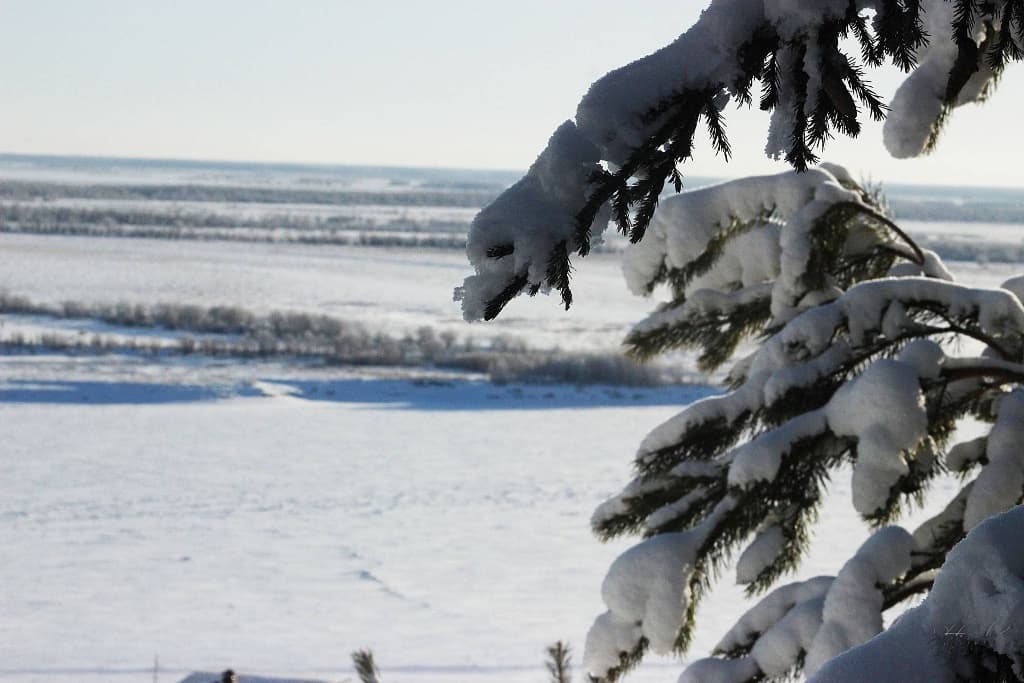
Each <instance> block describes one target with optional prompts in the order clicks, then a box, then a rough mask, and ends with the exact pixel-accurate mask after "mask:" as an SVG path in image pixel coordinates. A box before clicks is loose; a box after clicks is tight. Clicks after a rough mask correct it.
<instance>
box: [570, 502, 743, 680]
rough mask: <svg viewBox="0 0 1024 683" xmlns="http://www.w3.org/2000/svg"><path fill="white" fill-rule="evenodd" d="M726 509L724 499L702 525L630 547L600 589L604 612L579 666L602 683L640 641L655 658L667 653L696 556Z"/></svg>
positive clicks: (683, 606) (684, 605)
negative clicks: (659, 654)
mask: <svg viewBox="0 0 1024 683" xmlns="http://www.w3.org/2000/svg"><path fill="white" fill-rule="evenodd" d="M731 507H732V501H731V500H730V499H725V500H723V501H722V502H721V503H719V505H718V506H717V508H716V509H715V511H714V512H713V513H712V514H711V515H709V517H708V518H707V519H706V520H705V521H704V523H703V524H702V525H701V526H700V527H698V528H696V529H692V530H690V531H687V532H684V533H677V534H660V535H658V536H654V537H652V538H650V539H648V540H646V541H643V542H642V543H639V544H638V545H635V546H633V547H632V548H630V549H629V550H627V551H626V552H624V553H623V554H622V555H620V556H619V557H618V558H617V559H616V560H615V562H613V563H612V566H611V568H609V570H608V574H607V575H606V576H605V579H604V582H603V583H602V585H601V597H602V599H603V600H604V603H605V605H606V606H607V607H608V611H607V612H606V613H605V614H603V615H602V616H601V617H599V618H598V619H597V620H596V621H595V622H594V624H593V626H591V629H590V631H589V632H588V634H587V641H586V645H585V647H584V651H583V666H584V668H586V670H587V671H589V672H590V673H591V675H593V676H596V677H599V678H600V677H603V676H604V675H605V674H606V673H607V672H608V671H609V670H611V669H613V668H615V667H616V666H618V665H619V664H620V653H629V652H632V651H633V650H635V649H636V648H637V647H638V646H639V645H640V641H641V638H644V639H646V640H647V641H648V642H649V643H650V646H651V648H652V649H653V650H654V651H655V652H658V653H661V654H667V653H669V652H671V651H672V650H673V648H674V647H675V644H676V639H677V637H678V634H679V627H680V624H681V623H682V621H683V617H684V615H685V613H686V608H687V602H688V596H687V584H688V582H689V578H690V572H691V571H692V569H693V566H694V564H695V562H696V557H697V552H698V551H699V550H700V547H701V545H702V544H703V543H704V542H705V540H706V538H707V533H708V531H710V530H711V529H713V528H714V525H715V522H716V518H717V517H718V516H720V515H722V514H724V513H726V512H728V511H729V510H730V509H731Z"/></svg>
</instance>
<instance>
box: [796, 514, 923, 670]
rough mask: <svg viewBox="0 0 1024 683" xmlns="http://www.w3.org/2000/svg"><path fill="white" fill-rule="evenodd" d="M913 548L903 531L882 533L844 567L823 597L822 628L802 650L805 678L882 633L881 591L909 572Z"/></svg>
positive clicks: (912, 543)
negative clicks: (807, 646)
mask: <svg viewBox="0 0 1024 683" xmlns="http://www.w3.org/2000/svg"><path fill="white" fill-rule="evenodd" d="M913 547H914V539H913V537H911V535H910V534H909V533H907V531H906V530H905V529H903V528H902V527H898V526H890V527H885V528H883V529H879V530H878V531H876V532H875V533H874V534H873V535H872V536H871V538H869V539H868V540H867V541H865V542H864V544H863V545H862V546H861V547H860V548H859V549H858V550H857V554H856V555H854V556H853V557H852V558H850V560H849V561H847V563H846V564H845V565H843V568H842V569H841V570H840V571H839V574H838V575H837V576H836V579H835V581H834V582H833V583H832V585H831V586H830V587H829V590H828V593H827V594H826V595H825V604H824V607H823V609H822V624H821V628H820V629H819V630H818V632H817V635H815V636H814V641H813V643H812V644H811V646H810V649H808V650H807V658H806V661H805V664H804V671H805V672H806V674H807V675H812V674H813V673H814V672H815V671H817V670H818V669H819V668H821V666H822V665H823V664H825V662H827V661H828V660H830V659H832V658H833V657H835V656H836V655H838V654H840V653H841V652H845V651H846V650H848V649H850V648H851V647H854V646H856V645H860V644H861V643H864V642H866V641H868V640H869V639H870V638H873V637H874V636H875V635H876V634H878V633H879V632H880V631H881V630H882V603H883V597H882V592H881V586H884V585H885V584H887V583H890V582H892V581H894V580H895V579H897V578H899V577H900V576H902V575H903V574H905V573H906V572H907V570H909V569H910V553H911V551H912V550H913Z"/></svg>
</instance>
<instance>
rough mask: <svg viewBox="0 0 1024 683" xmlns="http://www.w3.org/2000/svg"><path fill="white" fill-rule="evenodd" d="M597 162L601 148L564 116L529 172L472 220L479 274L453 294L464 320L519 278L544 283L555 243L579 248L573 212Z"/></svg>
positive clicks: (470, 248) (471, 251)
mask: <svg viewBox="0 0 1024 683" xmlns="http://www.w3.org/2000/svg"><path fill="white" fill-rule="evenodd" d="M597 161H598V152H597V148H596V147H594V145H593V144H592V143H591V142H590V141H589V140H588V139H587V138H585V137H584V136H582V135H580V134H579V132H578V131H577V129H576V126H574V125H573V124H572V122H569V121H566V122H565V123H564V124H562V126H561V127H560V128H558V130H556V131H555V133H554V135H552V136H551V141H550V142H549V143H548V146H547V148H546V149H545V150H544V151H543V152H542V153H541V155H540V156H539V157H537V160H536V161H535V162H534V163H533V166H531V167H530V170H529V171H528V172H527V174H526V176H525V177H523V178H522V179H521V180H519V182H517V183H516V184H515V185H513V186H512V187H510V188H509V189H508V190H506V191H505V192H504V193H503V194H502V195H501V196H500V197H498V199H496V200H495V201H494V202H493V203H492V204H490V205H489V206H487V207H485V208H484V209H483V210H482V211H481V212H480V213H479V214H478V215H477V216H476V218H474V219H473V224H472V227H471V229H470V233H469V241H468V244H467V246H466V253H467V255H468V256H469V260H470V263H473V264H474V265H475V266H476V270H477V273H476V275H472V276H470V277H468V278H466V281H465V283H464V284H463V286H462V287H460V288H458V289H457V290H456V295H455V296H456V299H461V301H462V309H463V314H464V316H465V318H466V320H477V319H480V318H483V317H484V316H485V314H486V311H485V309H486V305H487V302H488V301H489V300H491V299H492V298H493V297H495V296H497V295H498V294H499V293H500V292H501V291H502V290H503V289H504V288H505V287H506V286H507V285H508V283H509V282H510V281H512V280H515V279H516V278H519V277H523V278H524V279H525V281H526V282H529V283H542V282H544V281H545V278H546V277H547V265H548V255H549V254H550V253H551V251H552V250H553V249H554V248H555V246H556V245H558V244H560V243H562V242H566V243H567V244H568V248H569V249H570V250H572V249H573V248H575V243H574V232H575V228H576V219H575V214H576V212H578V211H579V210H580V208H581V207H582V206H583V205H584V204H585V203H586V201H587V199H588V197H589V189H588V187H587V178H588V177H589V176H590V174H592V173H593V172H594V171H595V170H597V169H598V166H597ZM604 223H607V215H605V218H604ZM595 225H598V226H600V225H603V223H602V222H601V221H600V220H598V221H596V222H595ZM506 247H507V248H509V249H510V251H509V252H508V254H506V255H504V256H502V257H499V258H496V257H495V252H494V250H495V249H497V248H506Z"/></svg>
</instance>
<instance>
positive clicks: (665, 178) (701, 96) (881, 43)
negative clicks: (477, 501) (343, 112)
mask: <svg viewBox="0 0 1024 683" xmlns="http://www.w3.org/2000/svg"><path fill="white" fill-rule="evenodd" d="M846 37H852V38H854V39H855V40H856V41H857V42H858V43H859V44H860V47H861V53H862V54H861V55H860V58H859V59H858V58H857V57H855V56H851V55H848V54H846V53H844V52H843V51H842V48H841V42H842V39H843V38H846ZM1022 37H1024V11H1022V8H1021V3H1020V0H995V1H994V2H989V3H981V2H977V1H976V0H952V1H949V0H713V2H711V4H710V6H709V7H708V8H707V9H706V10H705V11H704V13H703V14H702V15H701V17H700V19H699V20H698V21H697V23H696V24H695V25H694V26H693V27H692V28H690V29H689V30H688V31H686V32H685V33H683V34H682V35H681V36H680V37H679V38H678V39H676V40H675V41H674V42H673V43H671V44H670V45H667V46H665V47H664V48H662V49H661V50H658V51H657V52H655V53H653V54H651V55H649V56H647V57H644V58H642V59H640V60H637V61H636V62H633V63H632V64H629V65H627V66H624V67H622V68H620V69H617V70H615V71H613V72H611V73H609V74H608V75H606V76H605V77H604V78H602V79H600V80H598V81H597V82H596V83H594V84H593V85H592V86H591V88H590V90H589V92H588V93H587V94H586V95H585V96H584V97H583V99H582V100H581V102H580V104H579V107H578V108H577V112H576V118H575V121H566V122H565V123H564V124H563V125H562V126H561V127H560V128H559V129H558V130H557V131H556V132H555V133H554V135H553V136H552V137H551V141H550V143H549V144H548V147H547V148H546V149H545V150H544V151H543V152H542V153H541V154H540V156H539V157H538V158H537V161H536V162H535V163H534V165H533V166H532V167H531V168H530V170H529V172H528V173H527V175H526V176H525V177H524V178H523V179H522V180H520V181H519V182H518V183H516V184H515V185H514V186H512V187H511V188H509V190H507V191H506V192H505V193H503V194H502V195H501V196H499V197H498V198H497V199H496V200H495V201H494V202H493V203H492V204H491V205H490V206H488V207H487V208H486V209H484V210H483V211H482V212H481V213H480V215H479V216H478V217H477V219H476V220H475V221H474V222H473V225H472V227H471V230H470V236H469V244H468V247H467V253H468V255H469V260H470V262H471V264H472V265H473V267H474V269H475V271H476V273H475V274H474V275H472V276H470V277H469V278H467V279H466V281H465V283H464V284H463V286H462V287H460V288H458V289H457V290H456V298H458V299H461V301H462V307H463V314H464V316H465V317H466V319H467V320H477V319H481V318H483V319H491V318H494V317H495V316H497V315H498V314H499V313H500V312H501V310H502V308H503V307H504V306H505V305H506V304H507V303H508V302H509V301H510V300H511V299H512V298H513V297H515V296H517V295H518V294H519V293H521V292H524V291H525V292H528V293H530V294H536V293H537V292H538V291H540V290H542V289H555V290H557V291H558V292H559V293H560V295H561V297H562V300H563V303H564V304H565V306H566V307H568V306H569V305H570V304H571V302H572V292H571V289H570V286H569V280H570V271H571V266H570V256H571V254H573V253H575V254H578V255H580V256H586V255H587V253H589V251H590V247H591V244H592V242H593V241H594V240H597V239H600V233H601V232H602V230H603V226H604V224H605V223H606V222H607V219H608V217H609V216H611V217H612V218H613V219H614V220H615V222H616V224H617V226H618V228H619V229H620V230H621V231H622V232H623V233H624V234H627V235H628V236H629V237H630V239H631V240H633V241H634V242H637V241H639V240H640V239H641V238H642V237H643V234H644V232H645V231H646V229H647V227H648V225H649V223H650V222H651V219H652V218H653V216H654V215H655V210H656V208H657V206H658V202H659V198H660V195H661V193H662V191H663V188H664V186H665V184H666V183H672V184H674V185H675V186H676V188H677V190H678V188H679V187H680V186H681V185H682V177H681V175H680V172H679V170H678V164H680V163H682V162H684V161H686V160H687V159H689V158H691V157H692V156H693V149H694V144H695V134H696V131H697V129H698V128H699V127H700V126H701V125H702V124H703V125H704V126H705V127H706V128H707V130H708V134H709V136H710V139H711V142H712V146H713V147H714V148H715V150H716V151H717V152H719V153H721V154H724V155H726V156H728V154H729V151H730V148H729V142H728V138H727V136H726V132H725V124H724V119H723V116H722V110H723V108H724V107H725V105H726V103H727V102H728V101H729V100H730V99H736V100H737V101H739V102H740V103H745V104H749V103H751V101H752V99H753V95H752V89H753V87H754V82H755V81H759V82H760V84H761V97H760V101H759V106H760V108H761V109H763V110H764V111H767V112H770V113H771V128H770V132H769V137H768V144H767V147H766V152H767V153H768V154H769V155H771V156H775V157H779V156H784V157H785V158H786V160H787V161H789V162H790V163H791V164H792V165H793V166H794V167H795V168H797V169H799V170H804V169H806V168H807V167H808V166H809V165H811V164H813V163H815V162H816V161H817V155H816V153H815V151H814V150H815V149H816V148H821V147H823V146H824V145H825V143H826V141H827V140H828V139H830V138H831V137H832V136H833V134H834V132H839V133H843V134H845V135H850V136H856V135H857V134H858V133H859V132H860V116H861V115H862V111H863V110H866V111H867V113H868V115H870V116H872V117H873V118H875V119H881V118H883V117H884V116H885V115H886V105H885V103H883V102H882V101H881V100H880V99H879V97H878V96H877V95H876V94H875V93H874V91H873V90H872V89H871V87H870V85H869V84H868V83H867V81H866V80H865V78H864V69H865V67H877V66H879V65H881V64H883V63H884V62H887V61H888V62H892V63H894V64H896V65H897V66H899V67H901V68H902V69H904V70H906V71H913V73H912V75H911V76H910V78H909V79H908V80H907V83H906V84H905V85H904V86H903V87H902V88H901V89H900V91H899V92H898V93H897V95H896V97H895V98H894V101H893V102H892V103H891V106H892V109H891V111H890V113H889V120H888V122H887V128H886V142H887V145H888V147H889V149H890V150H891V151H892V153H893V154H895V155H897V156H909V155H914V154H920V153H921V152H922V151H926V150H927V149H928V148H930V146H931V145H932V144H934V141H935V137H936V135H937V133H938V131H939V129H940V128H941V126H942V124H943V122H944V121H945V120H946V118H947V116H948V114H949V112H950V110H951V109H952V108H953V107H954V106H957V105H960V104H963V103H965V102H969V101H975V100H979V99H982V98H984V96H985V95H986V94H987V93H988V92H989V90H990V88H991V85H992V83H993V82H994V78H995V77H996V76H998V74H999V73H1000V72H1001V70H1002V68H1003V66H1004V65H1005V63H1006V62H1007V61H1009V60H1018V59H1021V58H1024V50H1022V49H1021V45H1022V44H1024V41H1022ZM919 57H920V58H921V59H922V62H921V66H920V67H919V68H917V67H918V58H919ZM861 61H862V62H863V64H861ZM915 68H916V70H915Z"/></svg>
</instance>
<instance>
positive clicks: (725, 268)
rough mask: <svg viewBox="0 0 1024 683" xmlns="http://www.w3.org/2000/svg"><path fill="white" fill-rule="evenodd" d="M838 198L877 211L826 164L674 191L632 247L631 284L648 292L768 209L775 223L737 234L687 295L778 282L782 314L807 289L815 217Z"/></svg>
mask: <svg viewBox="0 0 1024 683" xmlns="http://www.w3.org/2000/svg"><path fill="white" fill-rule="evenodd" d="M830 169H831V170H833V171H837V172H838V171H839V170H840V168H839V167H836V166H832V167H830ZM843 173H845V171H843ZM840 202H849V203H853V204H856V205H861V206H863V207H864V208H865V210H869V211H870V210H871V209H870V207H868V206H867V205H864V204H863V202H862V201H861V195H860V194H859V193H858V192H855V191H853V190H848V189H846V188H844V187H843V186H842V185H841V184H840V182H839V180H837V178H836V177H835V175H833V174H832V173H830V172H829V171H828V170H825V168H817V169H812V170H809V171H806V172H804V173H797V172H796V171H792V172H789V173H782V174H778V175H771V176H761V177H754V178H744V179H742V180H736V181H733V182H729V183H724V184H722V185H716V186H713V187H708V188H703V189H699V190H694V191H692V192H686V193H683V194H680V195H676V196H674V197H670V198H669V199H666V200H665V201H664V202H662V205H661V207H660V209H659V211H658V212H657V213H656V214H655V217H654V219H653V220H652V221H651V225H650V227H649V228H648V230H647V234H646V236H645V237H644V240H643V241H642V242H640V244H638V245H636V246H635V247H633V248H632V249H630V250H629V251H627V252H626V256H625V258H624V261H623V271H624V272H625V275H626V283H627V284H628V285H629V288H630V289H631V290H632V291H633V292H634V293H636V294H644V293H646V292H648V291H650V288H651V283H652V282H653V281H655V279H656V278H657V276H658V274H659V273H661V272H662V271H663V270H664V269H669V270H672V269H682V268H684V267H686V266H687V265H688V264H690V263H691V262H693V261H694V260H695V259H696V258H697V257H699V256H700V255H701V254H703V253H704V252H705V251H706V250H707V248H708V244H709V243H710V242H711V240H712V239H714V238H715V237H717V236H718V235H719V233H721V232H723V231H724V230H726V229H727V228H729V227H730V226H731V225H732V224H733V223H734V222H739V223H750V222H753V221H756V220H758V219H759V218H760V217H762V216H768V215H770V216H771V217H772V219H773V221H777V223H776V222H772V223H763V224H761V225H759V226H757V227H754V228H752V229H751V230H750V231H749V232H748V233H746V234H745V235H741V236H740V237H737V238H735V239H733V240H731V241H730V242H729V243H728V244H727V246H726V252H725V254H723V256H722V257H721V258H720V259H719V261H718V262H717V263H716V268H715V269H714V270H712V271H710V272H709V273H708V274H707V275H706V276H705V277H697V278H695V279H694V281H692V282H691V283H690V284H689V285H688V286H687V288H686V290H685V294H686V295H687V296H688V297H691V298H692V295H693V294H694V293H695V292H699V291H701V290H717V289H726V288H727V285H731V284H733V283H735V284H738V285H740V287H741V288H743V287H755V286H757V285H759V284H761V283H763V282H765V281H769V280H774V281H775V283H776V284H775V287H773V289H772V290H771V291H772V313H773V314H774V315H775V316H776V317H779V318H782V317H784V316H785V315H786V313H787V311H788V310H789V309H790V308H791V307H792V306H793V305H794V304H795V303H796V302H797V301H798V300H799V299H800V298H801V297H803V296H804V295H805V294H807V292H806V291H804V289H803V288H802V287H801V284H800V278H801V276H802V275H803V274H804V272H805V271H806V268H807V261H808V258H809V256H810V243H811V237H810V232H811V230H812V228H813V227H814V225H815V221H816V220H817V219H819V218H820V217H821V215H822V214H823V213H824V212H825V211H826V210H827V209H829V208H830V207H832V206H834V205H835V204H838V203H840ZM739 291H740V292H742V291H743V290H742V289H740V290H739ZM734 296H735V295H734ZM737 301H739V299H737ZM702 304H704V300H702V299H700V298H697V299H695V300H693V301H690V302H689V304H688V305H689V307H690V308H683V309H682V310H674V311H673V312H672V314H671V315H673V316H676V317H678V316H683V315H687V314H689V313H690V312H691V311H692V309H693V308H700V307H701V306H702ZM666 318H668V314H666V316H665V317H660V318H659V317H652V318H651V319H649V320H648V321H647V322H646V323H645V324H646V325H647V326H655V325H665V324H668V323H669V322H670V320H669V319H666Z"/></svg>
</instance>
